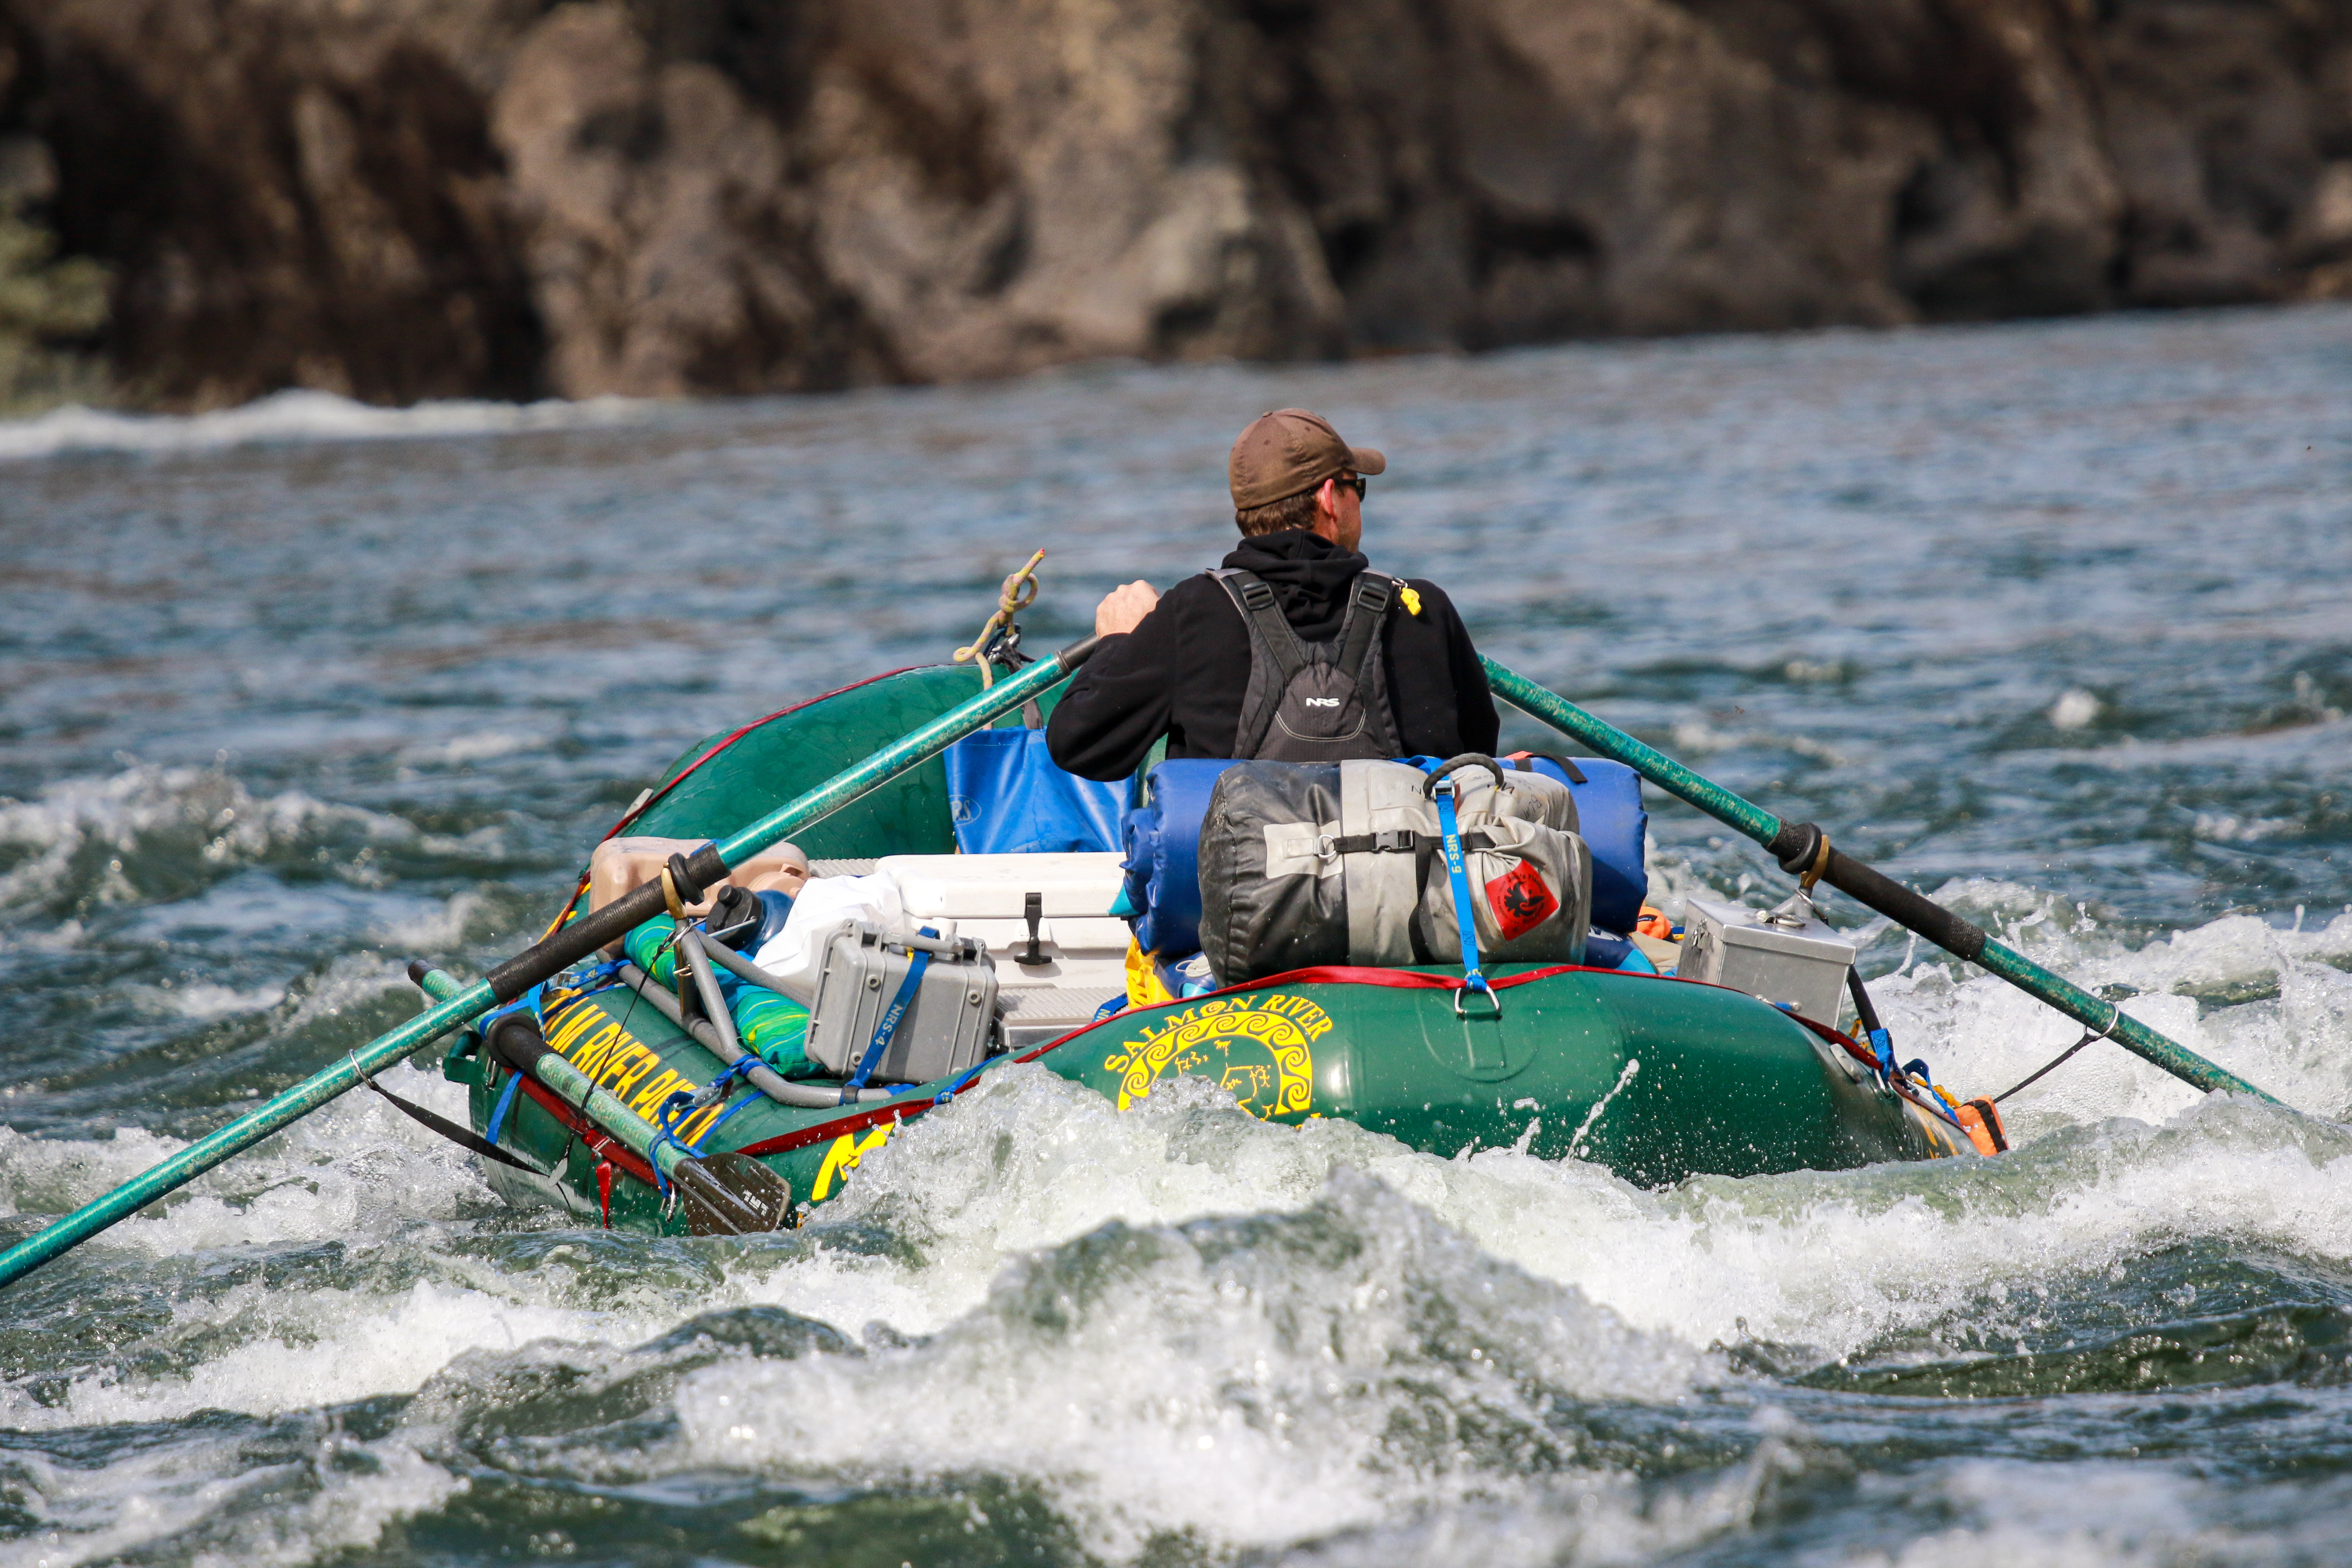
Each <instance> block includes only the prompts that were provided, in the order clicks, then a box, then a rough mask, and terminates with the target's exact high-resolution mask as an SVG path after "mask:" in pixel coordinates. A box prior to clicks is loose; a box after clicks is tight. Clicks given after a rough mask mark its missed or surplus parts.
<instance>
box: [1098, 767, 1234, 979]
mask: <svg viewBox="0 0 2352 1568" xmlns="http://www.w3.org/2000/svg"><path fill="white" fill-rule="evenodd" d="M1233 765H1234V764H1233V763H1231V762H1228V761H1225V760H1224V759H1223V758H1207V757H1193V758H1187V759H1184V760H1181V761H1178V762H1172V763H1160V765H1159V766H1158V767H1156V768H1154V769H1152V770H1151V773H1150V776H1149V777H1147V778H1146V779H1145V780H1144V781H1143V788H1142V791H1141V798H1140V800H1139V802H1138V803H1137V805H1136V807H1135V809H1134V810H1132V811H1130V812H1129V813H1128V814H1127V843H1126V849H1127V888H1126V891H1125V895H1124V903H1125V907H1126V909H1127V910H1128V911H1129V912H1130V914H1131V915H1132V916H1133V917H1134V926H1135V940H1136V942H1137V943H1138V945H1139V946H1140V947H1142V949H1143V951H1144V952H1150V953H1157V954H1158V955H1160V957H1162V958H1182V957H1184V956H1186V955H1187V954H1190V953H1194V952H1199V951H1200V950H1201V819H1202V817H1203V816H1207V815H1208V812H1209V792H1210V791H1212V790H1213V789H1215V788H1216V787H1217V775H1219V774H1220V773H1223V772H1224V771H1225V770H1226V769H1227V768H1229V767H1232V766H1233Z"/></svg>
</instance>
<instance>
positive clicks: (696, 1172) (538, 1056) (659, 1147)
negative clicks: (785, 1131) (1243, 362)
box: [410, 966, 793, 1236]
mask: <svg viewBox="0 0 2352 1568" xmlns="http://www.w3.org/2000/svg"><path fill="white" fill-rule="evenodd" d="M410 973H412V974H414V975H415V980H416V984H418V985H420V986H422V987H424V990H425V994H426V995H428V996H430V997H432V998H433V999H434V1000H436V1001H441V1000H444V999H446V998H447V997H450V996H454V995H456V994H457V993H458V992H459V991H460V990H462V989H463V988H464V983H463V982H461V981H459V980H457V979H456V978H454V977H452V976H451V975H448V974H446V973H443V972H442V971H440V970H438V969H425V970H424V971H423V972H422V973H418V972H417V970H416V969H415V967H414V966H412V968H411V971H410ZM483 1047H484V1048H485V1049H486V1050H488V1052H489V1054H491V1055H492V1056H495V1057H496V1058H499V1061H500V1062H502V1063H503V1064H505V1065H506V1066H507V1067H508V1068H511V1069H512V1070H514V1071H516V1072H523V1073H529V1074H530V1076H531V1077H533V1078H535V1079H538V1080H539V1081H540V1082H541V1083H542V1084H545V1085H546V1086H547V1087H548V1088H549V1089H551V1090H553V1091H554V1092H555V1094H556V1096H557V1097H558V1098H559V1099H561V1100H562V1101H563V1102H564V1103H565V1104H566V1105H569V1106H572V1107H573V1108H574V1109H576V1110H578V1111H579V1113H580V1114H581V1115H583V1116H584V1117H586V1118H587V1119H588V1120H589V1121H593V1122H594V1123H595V1124H596V1125H597V1126H598V1127H600V1128H602V1129H603V1130H604V1131H606V1132H608V1133H610V1134H611V1135H612V1136H613V1138H614V1140H615V1141H617V1142H619V1143H620V1144H621V1145H622V1146H623V1147H624V1148H625V1149H627V1150H628V1151H629V1152H631V1153H633V1154H635V1155H636V1156H637V1157H638V1158H639V1159H641V1160H643V1161H644V1162H645V1163H646V1165H647V1166H648V1167H650V1168H651V1169H652V1170H653V1171H654V1172H655V1173H656V1176H657V1177H658V1178H659V1180H661V1181H662V1182H664V1183H666V1184H668V1185H670V1186H672V1187H675V1188H677V1196H678V1200H679V1202H680V1204H681V1205H683V1206H684V1208H685V1210H686V1217H687V1226H688V1229H690V1230H691V1231H692V1232H693V1233H694V1234H695V1235H697V1236H742V1235H745V1234H747V1233H752V1234H756V1233H759V1232H763V1231H771V1230H775V1229H777V1228H779V1227H780V1226H782V1224H783V1223H784V1216H785V1215H786V1213H787V1212H788V1211H789V1210H790V1209H791V1208H792V1206H793V1189H792V1187H791V1186H790V1185H789V1184H787V1183H786V1182H785V1181H784V1179H783V1178H782V1176H779V1175H777V1174H776V1173H774V1172H773V1171H771V1170H770V1169H768V1167H766V1166H765V1165H762V1164H761V1163H759V1162H758V1161H757V1160H753V1159H750V1158H747V1157H746V1156H744V1155H741V1154H711V1155H702V1154H697V1153H696V1152H694V1151H693V1150H691V1149H688V1147H687V1146H686V1145H685V1144H683V1143H680V1142H678V1141H677V1139H676V1138H674V1137H669V1136H667V1135H665V1134H664V1133H663V1131H662V1130H661V1129H660V1128H658V1127H656V1126H655V1125H654V1124H653V1123H652V1122H650V1121H646V1119H645V1118H644V1117H642V1116H640V1115H638V1114H637V1113H636V1112H635V1111H634V1110H630V1109H629V1107H628V1106H627V1105H626V1104H625V1103H624V1102H623V1101H622V1100H621V1099H620V1097H619V1096H617V1095H615V1094H613V1093H610V1092H609V1091H607V1090H605V1089H601V1088H599V1087H598V1086H597V1084H596V1083H595V1081H594V1080H593V1079H590V1078H589V1077H588V1076H587V1075H586V1074H585V1073H583V1072H582V1071H581V1070H580V1069H579V1068H575V1067H573V1066H572V1064H571V1063H570V1062H568V1061H565V1060H564V1059H563V1058H562V1057H560V1056H557V1055H556V1054H555V1053H554V1052H553V1051H552V1050H551V1049H549V1048H548V1045H547V1041H546V1040H545V1038H543V1037H541V1034H540V1032H539V1024H538V1022H537V1021H536V1020H535V1019H533V1018H532V1017H531V1016H530V1015H529V1014H528V1013H509V1014H508V1015H507V1016H505V1017H503V1018H500V1019H499V1021H498V1022H497V1023H495V1024H493V1025H491V1026H490V1028H489V1038H488V1039H487V1040H485V1041H484V1042H483Z"/></svg>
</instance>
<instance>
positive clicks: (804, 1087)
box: [620, 948, 905, 1110]
mask: <svg viewBox="0 0 2352 1568" xmlns="http://www.w3.org/2000/svg"><path fill="white" fill-rule="evenodd" d="M703 951H704V952H709V951H710V950H709V948H705V949H704V950H703ZM620 980H621V983H622V984H624V985H626V986H627V987H628V988H629V989H630V990H632V991H635V993H636V994H638V995H640V996H642V997H644V998H645V999H646V1001H647V1002H649V1003H651V1004H652V1005H653V1008H654V1011H656V1012H657V1013H659V1014H660V1015H661V1016H663V1017H665V1018H667V1019H668V1020H669V1021H670V1022H671V1023H673V1024H676V1025H677V1026H678V1027H679V1028H681V1029H683V1030H685V1031H686V1032H687V1033H688V1035H690V1036H692V1037H693V1038H694V1043H695V1044H696V1045H698V1046H700V1047H702V1048H703V1049H704V1050H706V1051H709V1053H710V1054H711V1055H712V1056H714V1057H717V1058H719V1062H720V1063H721V1064H722V1065H724V1066H727V1067H730V1068H731V1067H733V1066H734V1065H735V1064H736V1063H737V1062H739V1061H741V1060H742V1059H743V1058H745V1057H747V1056H750V1055H751V1052H749V1051H747V1050H745V1049H744V1048H743V1047H741V1046H740V1045H734V1046H730V1044H729V1043H728V1042H727V1041H726V1040H725V1039H724V1038H722V1037H720V1035H719V1030H718V1029H717V1028H716V1027H715V1026H713V1025H712V1024H711V1022H710V1020H709V1019H708V1018H689V1017H688V1016H686V1015H685V1013H684V1012H683V1011H682V1010H681V1009H680V1008H679V1006H678V1005H677V997H675V996H673V995H671V994H669V993H668V992H667V991H666V990H664V989H663V988H662V987H660V986H659V985H656V984H654V982H653V979H652V977H651V976H650V975H648V974H646V972H645V971H644V970H642V969H639V968H638V967H637V966H636V965H635V964H634V963H624V964H622V965H621V968H620ZM723 1005H724V1004H722V1006H723ZM753 1060H755V1061H757V1060H758V1058H753ZM743 1076H744V1077H745V1078H746V1079H750V1080H751V1087H752V1088H754V1089H758V1090H759V1091H760V1092H761V1094H764V1095H766V1096H767V1097H768V1098H769V1099H770V1100H774V1101H775V1102H776V1103H777V1104H779V1105H789V1106H791V1107H792V1108H793V1110H839V1109H840V1108H841V1106H842V1104H843V1100H842V1098H841V1089H839V1087H838V1086H835V1087H834V1088H831V1089H826V1088H821V1087H819V1086H818V1085H816V1084H813V1083H794V1082H793V1080H792V1079H788V1078H782V1077H780V1076H779V1075H778V1074H777V1072H776V1070H775V1069H774V1068H771V1067H767V1066H765V1065H761V1066H757V1067H751V1068H745V1069H744V1072H743ZM899 1092H900V1093H903V1092H905V1091H904V1090H901V1091H899ZM897 1098H898V1096H897V1095H895V1094H893V1093H892V1092H891V1091H890V1090H888V1089H860V1090H858V1093H857V1103H858V1104H860V1105H866V1104H879V1103H880V1102H881V1101H883V1100H895V1099H897Z"/></svg>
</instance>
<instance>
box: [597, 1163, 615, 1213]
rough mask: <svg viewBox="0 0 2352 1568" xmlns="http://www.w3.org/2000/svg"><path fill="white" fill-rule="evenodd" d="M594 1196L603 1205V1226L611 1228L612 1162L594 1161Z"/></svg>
mask: <svg viewBox="0 0 2352 1568" xmlns="http://www.w3.org/2000/svg"><path fill="white" fill-rule="evenodd" d="M596 1196H597V1197H598V1198H599V1199H600V1200H602V1201H603V1203H604V1228H605V1229H606V1230H610V1229H612V1228H613V1162H612V1161H610V1160H599V1161H597V1162H596Z"/></svg>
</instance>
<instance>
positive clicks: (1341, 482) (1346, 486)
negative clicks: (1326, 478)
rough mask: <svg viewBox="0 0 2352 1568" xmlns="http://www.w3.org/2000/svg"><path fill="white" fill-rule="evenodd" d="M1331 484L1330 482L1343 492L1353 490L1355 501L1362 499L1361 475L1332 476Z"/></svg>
mask: <svg viewBox="0 0 2352 1568" xmlns="http://www.w3.org/2000/svg"><path fill="white" fill-rule="evenodd" d="M1331 482H1332V483H1333V484H1335V485H1338V486H1339V488H1340V489H1343V490H1353V491H1355V492H1356V499H1357V500H1363V499H1364V476H1363V475H1361V474H1338V475H1334V476H1333V478H1332V480H1331Z"/></svg>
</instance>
